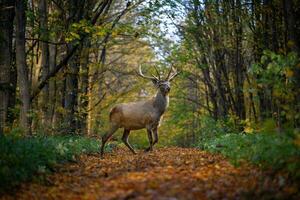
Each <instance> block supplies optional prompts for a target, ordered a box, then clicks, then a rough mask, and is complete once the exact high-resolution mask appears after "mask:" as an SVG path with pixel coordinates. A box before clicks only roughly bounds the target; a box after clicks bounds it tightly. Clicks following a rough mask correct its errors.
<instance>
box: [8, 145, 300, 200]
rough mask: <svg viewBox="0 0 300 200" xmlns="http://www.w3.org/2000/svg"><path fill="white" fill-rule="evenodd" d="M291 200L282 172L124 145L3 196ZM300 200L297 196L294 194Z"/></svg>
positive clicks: (293, 189) (180, 151)
mask: <svg viewBox="0 0 300 200" xmlns="http://www.w3.org/2000/svg"><path fill="white" fill-rule="evenodd" d="M274 198H276V199H297V198H299V193H298V192H297V187H296V186H295V185H291V184H290V183H289V182H288V181H287V179H286V178H285V177H284V176H283V175H274V174H273V175H272V174H270V173H267V172H263V171H261V170H258V169H255V168H254V167H251V166H246V165H243V166H242V167H239V168H235V167H234V166H232V165H231V164H230V163H229V162H228V161H227V160H226V159H224V158H223V157H221V156H219V155H213V154H209V153H207V152H204V151H199V150H195V149H182V148H161V149H156V150H155V151H154V152H151V153H144V152H140V153H139V154H138V155H131V154H130V153H129V152H128V151H127V149H126V150H125V149H117V150H115V151H114V152H113V153H111V154H106V157H105V159H100V158H99V157H98V156H96V155H90V156H87V155H84V156H81V157H80V159H79V161H78V163H74V164H68V165H65V166H63V167H61V168H59V170H58V172H56V173H55V174H53V175H50V176H48V177H47V181H46V183H45V184H43V185H40V184H38V183H31V184H24V185H23V186H22V187H21V189H20V190H19V191H18V192H17V193H16V194H15V196H5V197H3V199H72V200H73V199H155V200H156V199H158V200H159V199H165V200H176V199H274ZM299 199H300V198H299Z"/></svg>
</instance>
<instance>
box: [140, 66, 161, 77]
mask: <svg viewBox="0 0 300 200" xmlns="http://www.w3.org/2000/svg"><path fill="white" fill-rule="evenodd" d="M137 74H138V75H139V76H141V77H143V78H146V79H150V80H156V81H158V80H159V78H160V77H159V78H157V77H156V76H154V75H152V77H151V76H146V75H144V74H143V72H142V66H141V65H140V66H139V71H138V73H137ZM158 75H159V74H158Z"/></svg>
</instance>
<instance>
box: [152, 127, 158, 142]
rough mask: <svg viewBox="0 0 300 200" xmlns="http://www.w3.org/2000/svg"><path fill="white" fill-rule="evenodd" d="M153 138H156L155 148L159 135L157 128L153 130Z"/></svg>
mask: <svg viewBox="0 0 300 200" xmlns="http://www.w3.org/2000/svg"><path fill="white" fill-rule="evenodd" d="M153 137H154V141H153V146H154V145H155V144H156V143H157V142H158V133H157V127H155V128H154V129H153Z"/></svg>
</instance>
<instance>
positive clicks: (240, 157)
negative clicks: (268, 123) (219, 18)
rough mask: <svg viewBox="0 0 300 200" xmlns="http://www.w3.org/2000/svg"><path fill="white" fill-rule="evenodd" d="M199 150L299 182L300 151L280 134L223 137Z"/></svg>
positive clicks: (203, 144) (209, 140)
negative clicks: (270, 171) (295, 179)
mask: <svg viewBox="0 0 300 200" xmlns="http://www.w3.org/2000/svg"><path fill="white" fill-rule="evenodd" d="M198 147H199V148H201V149H204V150H208V151H210V152H213V153H221V154H223V155H224V156H226V157H227V158H229V159H230V160H231V161H232V162H233V163H234V164H239V163H240V162H241V161H247V162H251V163H253V164H256V165H258V166H260V167H263V168H271V169H273V170H284V171H287V172H289V173H290V174H291V175H292V176H293V177H295V178H300V148H299V146H296V145H295V144H294V143H293V139H292V138H290V137H288V136H283V135H282V136H281V135H278V134H266V133H256V134H244V133H240V134H223V135H218V136H216V137H215V138H208V139H206V140H205V139H204V140H203V141H202V142H201V143H200V144H199V145H198Z"/></svg>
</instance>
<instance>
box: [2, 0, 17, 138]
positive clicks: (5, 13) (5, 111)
mask: <svg viewBox="0 0 300 200" xmlns="http://www.w3.org/2000/svg"><path fill="white" fill-rule="evenodd" d="M14 5H15V2H14V0H5V1H4V2H2V4H1V7H0V11H1V12H0V29H1V33H0V136H1V135H2V134H3V132H4V128H5V127H6V126H7V121H8V117H9V116H8V115H9V110H10V108H11V106H14V105H11V104H10V100H12V99H10V94H11V93H15V88H14V87H15V85H14V84H12V80H11V78H13V77H11V73H12V72H13V65H12V59H13V52H12V35H13V19H14Z"/></svg>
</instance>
